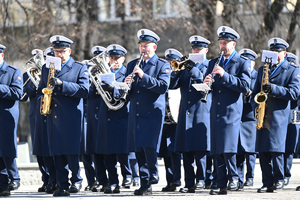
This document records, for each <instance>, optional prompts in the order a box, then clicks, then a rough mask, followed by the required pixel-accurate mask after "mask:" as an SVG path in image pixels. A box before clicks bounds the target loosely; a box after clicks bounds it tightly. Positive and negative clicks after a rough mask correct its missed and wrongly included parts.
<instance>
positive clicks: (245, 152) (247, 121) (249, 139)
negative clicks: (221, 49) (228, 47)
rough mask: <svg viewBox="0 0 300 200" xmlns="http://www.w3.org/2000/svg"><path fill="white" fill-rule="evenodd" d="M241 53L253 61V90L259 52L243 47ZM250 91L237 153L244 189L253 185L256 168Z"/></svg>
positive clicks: (244, 105) (254, 130)
mask: <svg viewBox="0 0 300 200" xmlns="http://www.w3.org/2000/svg"><path fill="white" fill-rule="evenodd" d="M239 54H240V55H241V56H244V57H246V58H248V59H249V60H250V61H251V69H250V75H251V84H250V90H251V91H252V90H253V87H254V84H255V80H256V77H257V71H256V70H255V69H254V66H255V59H256V58H257V54H256V53H255V52H254V51H252V50H251V49H241V50H240V51H239ZM250 93H251V92H248V96H247V95H243V113H242V120H241V127H240V135H239V141H238V152H237V155H236V164H237V170H238V174H239V184H240V189H242V188H243V187H244V186H253V178H254V168H255V162H256V152H255V141H256V129H255V125H256V119H255V117H254V111H253V110H252V106H251V103H250ZM245 160H246V165H247V172H246V181H245V179H244V166H245Z"/></svg>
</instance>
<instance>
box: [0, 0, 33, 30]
mask: <svg viewBox="0 0 300 200" xmlns="http://www.w3.org/2000/svg"><path fill="white" fill-rule="evenodd" d="M19 2H20V4H21V6H20V5H19V4H18V3H16V2H15V1H7V0H5V1H4V3H3V4H1V6H0V13H1V14H0V27H2V26H4V25H5V26H17V27H18V26H27V17H28V21H29V25H32V24H33V17H32V15H31V8H32V2H31V0H19ZM6 10H9V12H6ZM25 10H26V12H27V14H28V15H27V16H26V13H25Z"/></svg>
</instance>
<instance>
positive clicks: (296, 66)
mask: <svg viewBox="0 0 300 200" xmlns="http://www.w3.org/2000/svg"><path fill="white" fill-rule="evenodd" d="M290 64H291V66H293V67H295V68H298V67H299V66H298V65H295V64H293V63H290Z"/></svg>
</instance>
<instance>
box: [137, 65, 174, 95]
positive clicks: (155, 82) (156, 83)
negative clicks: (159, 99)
mask: <svg viewBox="0 0 300 200" xmlns="http://www.w3.org/2000/svg"><path fill="white" fill-rule="evenodd" d="M170 72H171V68H170V64H169V63H167V62H166V63H164V64H163V66H162V67H161V69H160V72H159V74H158V76H157V77H156V78H155V77H152V76H149V75H148V74H146V73H145V74H144V76H143V78H142V81H141V86H142V87H145V88H147V89H149V90H151V91H153V92H155V93H159V94H164V93H165V92H166V91H167V89H168V87H169V85H170Z"/></svg>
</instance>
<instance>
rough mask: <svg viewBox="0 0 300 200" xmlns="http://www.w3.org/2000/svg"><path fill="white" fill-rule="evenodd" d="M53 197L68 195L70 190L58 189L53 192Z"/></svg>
mask: <svg viewBox="0 0 300 200" xmlns="http://www.w3.org/2000/svg"><path fill="white" fill-rule="evenodd" d="M53 196H54V197H61V196H70V192H69V191H67V190H64V189H58V190H57V191H55V192H54V193H53Z"/></svg>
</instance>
